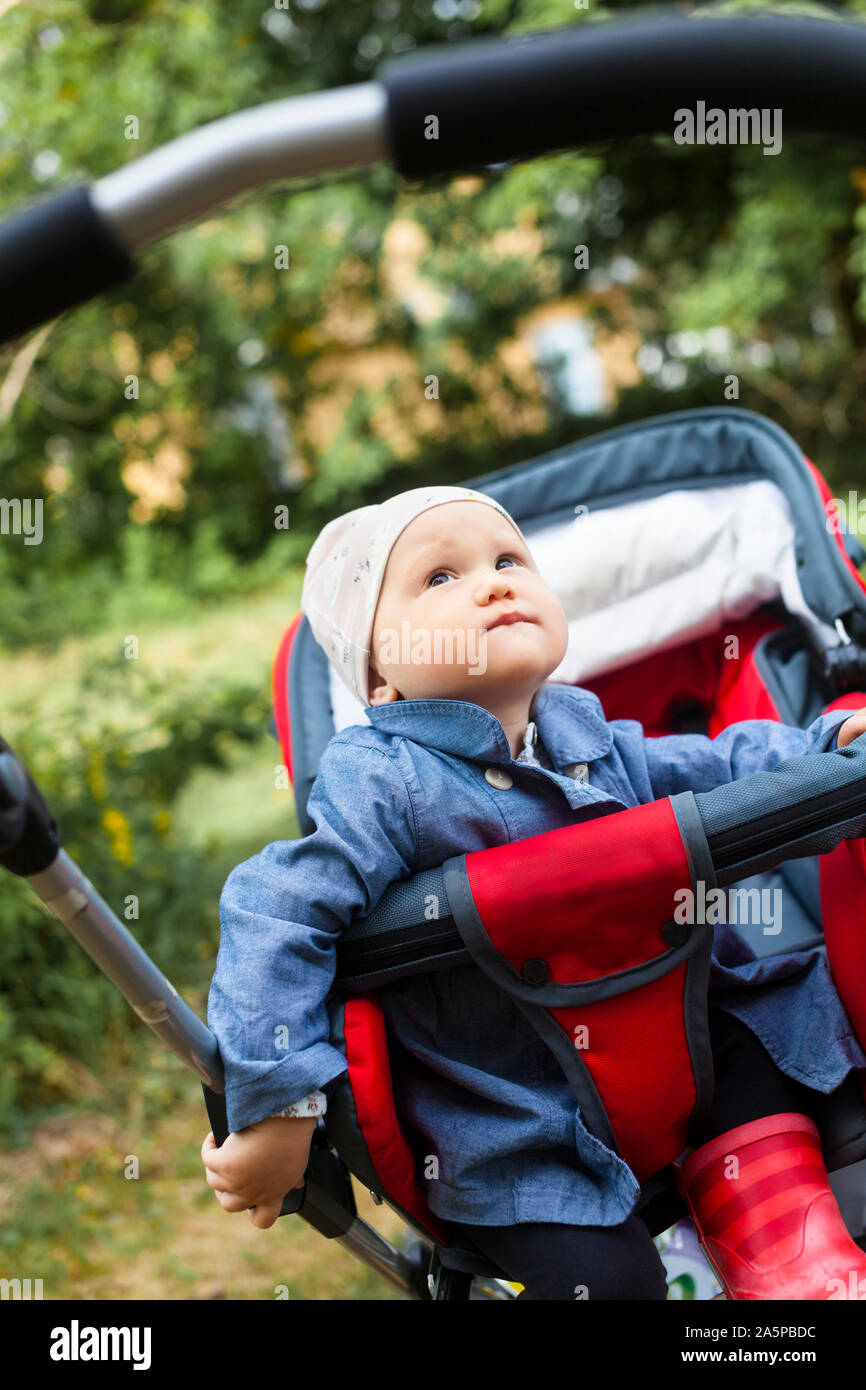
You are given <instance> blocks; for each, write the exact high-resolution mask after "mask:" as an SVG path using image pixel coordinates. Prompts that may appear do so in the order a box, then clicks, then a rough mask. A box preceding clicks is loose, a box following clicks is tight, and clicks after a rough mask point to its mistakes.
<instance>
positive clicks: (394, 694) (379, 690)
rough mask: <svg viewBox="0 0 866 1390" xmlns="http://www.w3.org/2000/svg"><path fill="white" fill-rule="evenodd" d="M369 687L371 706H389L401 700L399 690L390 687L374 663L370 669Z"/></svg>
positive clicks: (368, 700) (368, 699)
mask: <svg viewBox="0 0 866 1390" xmlns="http://www.w3.org/2000/svg"><path fill="white" fill-rule="evenodd" d="M367 686H368V698H367V703H368V704H370V705H388V704H391V702H392V701H393V700H399V699H400V698H401V696H400V692H399V690H397V689H395V687H394V686H393V685H390V684H389V682H388V681H386V679H385V677H384V676H380V675H379V672H378V671H377V670H376V668H375V666H374V665H373V663H372V662H371V663H370V665H369V667H368V676H367Z"/></svg>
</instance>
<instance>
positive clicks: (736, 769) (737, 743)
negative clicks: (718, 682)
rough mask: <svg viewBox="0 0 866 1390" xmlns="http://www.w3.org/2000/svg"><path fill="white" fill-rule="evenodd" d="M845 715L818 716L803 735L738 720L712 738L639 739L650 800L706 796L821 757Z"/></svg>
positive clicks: (761, 721) (794, 729)
mask: <svg viewBox="0 0 866 1390" xmlns="http://www.w3.org/2000/svg"><path fill="white" fill-rule="evenodd" d="M851 713H852V711H851V710H832V711H831V712H830V713H829V714H822V715H819V716H818V718H817V719H815V720H813V722H812V723H811V724H810V725H809V727H808V728H807V729H800V728H797V727H795V726H794V725H792V724H780V723H778V722H777V721H776V720H775V719H744V720H742V721H741V722H740V723H738V724H730V725H729V726H728V727H727V728H726V729H723V730H722V731H721V733H719V734H717V735H716V737H715V738H708V737H706V735H704V734H670V735H665V736H663V737H661V738H644V740H643V752H644V756H645V759H646V774H647V777H648V779H649V783H650V786H651V788H652V795H653V799H654V800H659V799H660V798H662V797H665V796H673V795H674V794H675V793H677V792H682V791H695V792H700V791H711V790H712V788H713V787H719V786H721V785H722V783H724V782H735V781H737V779H738V778H740V777H750V776H751V775H752V773H753V772H766V771H769V770H770V769H771V768H774V767H775V766H776V764H777V763H780V762H783V761H784V760H785V759H786V758H797V757H801V756H802V755H803V754H806V753H827V752H830V751H832V750H833V749H834V748H835V747H836V735H837V733H838V731H839V729H840V728H841V726H842V725H843V724H844V722H845V720H846V719H848V718H850V716H851Z"/></svg>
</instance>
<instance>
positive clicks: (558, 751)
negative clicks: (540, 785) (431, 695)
mask: <svg viewBox="0 0 866 1390" xmlns="http://www.w3.org/2000/svg"><path fill="white" fill-rule="evenodd" d="M597 711H598V702H597V699H596V696H594V695H593V694H592V692H591V691H589V690H585V689H583V687H581V686H579V685H566V684H565V683H564V682H557V681H553V682H551V684H550V685H548V686H545V688H544V691H543V692H542V694H541V695H539V697H538V700H537V701H536V705H535V713H534V715H533V718H534V721H535V724H536V727H537V729H538V737H539V738H540V739H541V742H542V743H543V744H544V747H545V748H546V750H547V753H548V755H549V757H550V760H551V762H552V763H553V765H554V767H555V768H557V769H559V768H563V767H568V766H569V765H570V764H572V763H589V762H592V761H593V759H595V758H600V757H602V756H603V755H604V754H605V753H607V752H608V751H609V750H610V747H611V744H612V743H613V731H612V730H611V728H610V726H609V725H608V724H607V722H606V721H605V720H604V719H603V718H602V716H601V715H600V714H599V713H598V712H597ZM364 713H365V714H366V716H367V718H368V719H369V721H370V723H371V724H372V726H373V727H374V728H375V729H381V730H382V732H383V733H385V734H395V735H397V734H402V735H403V736H404V737H405V738H409V739H412V740H413V741H414V742H415V743H421V744H424V745H425V746H426V747H428V748H438V749H439V750H440V752H442V753H453V754H455V755H456V756H457V757H460V758H477V759H480V760H483V761H484V762H488V763H511V762H513V761H515V760H514V759H513V758H512V755H511V748H510V745H509V742H508V738H507V736H506V733H505V730H504V729H503V727H502V724H501V722H500V721H499V720H498V719H497V718H496V715H495V714H491V713H490V711H489V710H486V709H484V708H482V706H481V705H476V704H473V703H472V702H471V701H470V700H435V699H434V700H394V701H392V702H391V703H390V704H387V705H368V706H367V707H366V709H365V711H364Z"/></svg>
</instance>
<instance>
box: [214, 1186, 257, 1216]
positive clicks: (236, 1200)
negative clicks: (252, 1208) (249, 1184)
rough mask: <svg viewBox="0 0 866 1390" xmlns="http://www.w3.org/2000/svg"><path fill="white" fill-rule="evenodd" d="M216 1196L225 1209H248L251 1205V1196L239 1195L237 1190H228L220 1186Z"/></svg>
mask: <svg viewBox="0 0 866 1390" xmlns="http://www.w3.org/2000/svg"><path fill="white" fill-rule="evenodd" d="M214 1196H215V1197H216V1199H217V1201H218V1202H219V1204H220V1206H221V1207H222V1209H223V1211H246V1210H247V1208H248V1207H249V1205H250V1199H249V1197H239V1196H238V1195H237V1193H236V1192H226V1191H224V1190H221V1189H219V1188H218V1189H217V1190H216V1191H215V1192H214Z"/></svg>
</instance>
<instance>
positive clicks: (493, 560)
mask: <svg viewBox="0 0 866 1390" xmlns="http://www.w3.org/2000/svg"><path fill="white" fill-rule="evenodd" d="M511 613H515V614H516V613H520V615H521V617H522V621H520V622H510V623H508V624H504V623H499V622H498V620H499V619H500V618H503V617H505V616H506V615H507V614H511ZM494 624H496V626H493V625H494ZM567 646H568V624H567V622H566V617H565V613H564V612H563V610H562V605H561V604H560V602H559V600H558V599H557V598H556V596H555V594H553V593H552V592H551V590H550V589H549V588H548V587H547V585H546V584H545V582H544V580H543V579H542V578H541V575H540V574H539V573H538V570H537V569H536V567H535V562H534V560H533V559H532V556H531V555H530V553H529V550H528V549H527V547H526V545H525V543H524V542H523V541H522V540H521V538H520V536H519V535H518V534H517V532H516V531H515V530H514V527H513V526H511V525H510V523H509V522H508V521H506V519H505V517H503V516H501V515H500V514H499V512H497V511H496V510H495V509H494V508H493V507H489V506H487V504H486V503H483V502H448V503H447V504H445V505H443V506H439V507H430V508H429V509H428V510H427V511H426V512H422V513H421V515H420V516H416V517H415V518H414V520H413V521H411V522H410V523H409V525H408V526H407V527H406V528H405V530H404V531H402V532H401V534H400V535H399V536H398V538H397V540H396V541H395V543H394V545H393V547H392V549H391V554H390V555H389V556H388V564H387V566H386V569H385V575H384V578H383V583H382V588H381V590H380V593H379V602H378V604H377V607H376V613H375V618H374V623H373V638H372V645H371V649H370V650H371V656H370V665H371V668H373V667H375V671H376V672H378V673H379V675H380V676H381V677H383V678H384V681H385V682H386V684H384V685H379V686H377V685H376V677H375V674H374V672H373V670H372V669H371V673H370V703H371V704H380V703H385V702H386V701H388V700H390V699H394V698H396V695H395V691H399V693H400V694H401V695H402V696H403V698H404V699H406V700H416V699H425V698H426V699H454V700H470V701H472V702H473V703H476V704H483V703H486V701H487V700H490V699H493V698H497V697H498V698H503V697H512V696H515V695H518V694H521V693H523V692H525V693H526V695H527V697H529V696H531V694H532V693H533V691H535V690H536V689H537V688H538V686H539V685H540V684H541V683H542V682H543V681H544V680H545V679H546V677H547V676H549V675H550V673H551V671H553V670H555V669H556V667H557V666H558V665H559V663H560V662H561V661H562V659H563V657H564V656H565V652H566V648H567Z"/></svg>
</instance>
